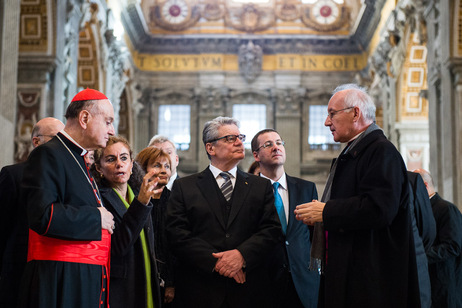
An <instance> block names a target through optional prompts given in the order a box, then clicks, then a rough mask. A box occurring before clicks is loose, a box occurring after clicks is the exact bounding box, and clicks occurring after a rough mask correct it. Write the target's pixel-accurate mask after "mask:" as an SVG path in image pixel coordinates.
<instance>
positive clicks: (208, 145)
mask: <svg viewBox="0 0 462 308" xmlns="http://www.w3.org/2000/svg"><path fill="white" fill-rule="evenodd" d="M205 150H206V151H207V153H209V155H210V156H213V155H215V148H214V147H213V144H212V143H206V144H205Z"/></svg>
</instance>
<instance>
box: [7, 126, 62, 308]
mask: <svg viewBox="0 0 462 308" xmlns="http://www.w3.org/2000/svg"><path fill="white" fill-rule="evenodd" d="M63 128H64V124H63V122H61V121H60V120H58V119H55V118H43V119H41V120H40V121H38V122H37V123H35V125H34V127H33V128H32V133H31V141H32V146H33V147H34V148H36V147H38V146H39V145H41V144H44V143H46V142H48V141H50V140H51V138H53V137H54V136H56V134H58V132H59V131H61V130H62V129H63ZM25 165H26V163H25V162H22V163H18V164H14V165H9V166H5V167H3V168H2V171H1V172H0V207H1V212H2V216H1V218H0V266H1V269H0V307H3V308H15V307H16V306H17V302H18V293H19V284H20V282H21V277H22V273H23V272H24V268H25V267H26V263H27V239H28V234H29V227H28V225H27V218H26V208H25V206H24V202H23V200H22V196H23V194H22V192H21V180H22V174H23V172H24V167H25Z"/></svg>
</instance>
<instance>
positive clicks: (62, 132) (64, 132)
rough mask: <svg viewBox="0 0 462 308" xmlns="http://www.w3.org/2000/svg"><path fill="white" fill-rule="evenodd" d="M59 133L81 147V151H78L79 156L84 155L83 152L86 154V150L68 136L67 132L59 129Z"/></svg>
mask: <svg viewBox="0 0 462 308" xmlns="http://www.w3.org/2000/svg"><path fill="white" fill-rule="evenodd" d="M60 133H61V134H63V135H64V136H66V138H67V139H69V140H70V141H71V142H72V143H73V144H75V145H76V146H78V147H79V148H81V149H82V153H80V156H85V154H87V152H88V151H87V150H85V149H84V148H83V147H82V146H81V145H80V144H78V143H77V141H75V140H74V139H73V138H72V137H71V136H69V134H68V133H66V131H65V130H64V129H63V130H62V131H60Z"/></svg>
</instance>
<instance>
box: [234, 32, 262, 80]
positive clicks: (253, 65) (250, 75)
mask: <svg viewBox="0 0 462 308" xmlns="http://www.w3.org/2000/svg"><path fill="white" fill-rule="evenodd" d="M238 57H239V71H240V72H241V75H242V77H244V79H245V80H246V81H247V82H249V83H252V82H253V81H254V80H255V79H256V78H257V77H258V76H259V75H260V73H261V70H262V59H263V51H262V49H261V47H260V46H258V45H254V44H253V43H252V41H249V42H248V43H247V45H241V46H240V47H239V53H238Z"/></svg>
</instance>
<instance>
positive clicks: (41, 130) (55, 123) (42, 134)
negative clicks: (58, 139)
mask: <svg viewBox="0 0 462 308" xmlns="http://www.w3.org/2000/svg"><path fill="white" fill-rule="evenodd" d="M63 129H64V124H63V122H61V121H60V120H58V119H55V118H51V117H49V118H43V119H41V120H40V121H38V122H37V123H36V124H35V125H34V128H33V129H32V136H31V137H32V145H33V146H34V148H36V147H38V146H39V145H41V144H44V143H46V142H48V141H50V140H51V138H53V137H54V136H56V135H57V134H58V132H60V131H62V130H63Z"/></svg>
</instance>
